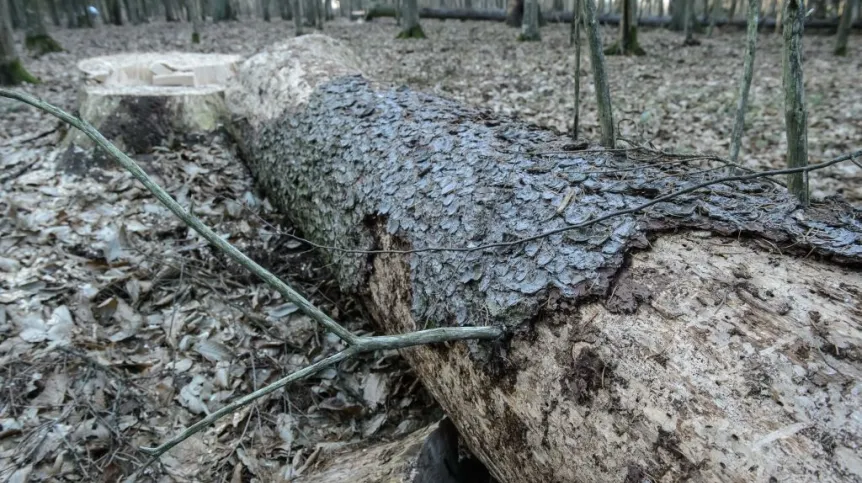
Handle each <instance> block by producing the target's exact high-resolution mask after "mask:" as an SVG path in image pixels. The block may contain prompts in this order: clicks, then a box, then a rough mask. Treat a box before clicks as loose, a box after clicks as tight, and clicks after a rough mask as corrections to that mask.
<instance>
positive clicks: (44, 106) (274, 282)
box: [0, 89, 358, 344]
mask: <svg viewBox="0 0 862 483" xmlns="http://www.w3.org/2000/svg"><path fill="white" fill-rule="evenodd" d="M0 97H8V98H10V99H16V100H18V101H21V102H23V103H25V104H29V105H31V106H33V107H35V108H37V109H41V110H43V111H45V112H47V113H49V114H51V115H53V116H55V117H57V118H59V119H60V120H62V121H65V122H67V123H69V124H71V125H72V126H74V127H76V128H77V129H80V130H81V131H82V132H83V133H84V134H86V135H87V137H89V138H90V139H92V140H93V142H94V143H96V144H97V145H99V147H101V148H102V149H104V150H105V151H107V152H108V153H109V154H110V155H111V156H113V157H114V158H115V159H116V160H117V161H118V162H119V163H120V165H122V166H123V167H124V168H126V169H127V170H128V171H129V172H130V173H132V176H134V177H135V178H137V179H138V181H140V182H141V183H143V185H144V186H145V187H146V188H147V189H148V190H149V191H150V192H151V193H153V195H154V196H155V197H156V198H157V199H158V200H159V201H161V202H162V203H163V204H164V205H165V206H167V207H168V209H169V210H171V212H173V214H175V215H177V217H179V218H180V219H181V220H183V222H185V223H186V224H187V225H188V226H190V227H191V228H192V229H194V230H195V231H196V232H198V233H200V234H201V236H203V237H204V238H205V239H206V240H207V241H208V242H210V243H212V244H213V245H215V246H216V247H217V248H218V249H219V250H221V251H223V252H224V253H225V254H227V255H228V256H229V257H231V258H232V259H233V260H234V261H236V262H237V263H239V264H240V265H242V266H243V267H245V268H246V269H248V270H249V271H250V272H252V273H254V274H255V275H257V276H258V277H260V278H261V279H263V281H264V282H266V284H267V285H269V286H270V287H272V288H273V289H275V290H276V291H277V292H278V293H280V294H281V295H282V296H283V297H284V298H286V299H287V300H289V301H291V302H293V303H295V304H296V306H297V307H299V309H300V310H301V311H302V312H303V313H305V314H306V315H308V316H309V317H311V318H313V319H314V320H316V321H317V322H319V323H320V324H321V325H323V326H324V327H326V328H327V329H328V330H329V331H331V332H332V333H334V334H336V335H337V336H338V337H340V338H341V339H342V340H344V341H345V342H347V343H348V344H353V343H354V342H356V340H357V339H358V338H357V336H356V335H354V334H351V333H350V331H348V330H347V329H345V328H344V327H342V326H341V325H339V324H338V323H337V322H335V321H334V320H332V318H330V317H329V316H328V315H326V314H325V313H323V311H322V310H320V309H319V308H317V307H315V306H314V305H313V304H312V303H311V302H309V301H308V300H307V299H306V298H305V297H303V296H302V295H300V294H299V293H298V292H297V291H295V290H293V289H292V288H291V287H290V286H289V285H287V284H286V283H284V282H283V281H281V280H280V279H279V278H278V277H276V276H275V275H273V274H272V273H270V272H269V271H267V270H266V269H265V268H263V267H262V266H260V265H258V264H257V263H256V262H255V261H254V260H252V259H251V258H249V257H248V256H246V255H245V254H244V253H242V252H241V251H239V250H237V249H236V248H235V247H234V246H233V245H231V244H230V243H228V242H226V241H224V240H223V239H222V238H221V237H220V236H218V235H217V234H216V233H215V232H214V231H213V230H212V229H211V228H210V227H208V226H206V225H205V224H204V223H203V222H202V221H200V220H199V219H198V218H197V217H196V216H194V215H192V214H191V213H189V212H188V211H187V210H186V209H185V208H183V207H182V206H181V205H180V204H179V203H177V202H176V200H174V199H173V198H172V197H171V195H169V194H168V193H167V192H166V191H165V190H164V189H162V187H161V186H159V185H158V184H157V183H156V182H155V181H154V180H153V179H152V178H150V176H149V175H147V173H145V172H144V170H143V169H141V167H140V166H139V165H138V163H136V162H135V161H134V160H133V159H132V158H130V157H128V156H127V155H126V154H125V153H123V152H122V151H120V150H119V149H117V147H116V146H114V145H113V144H112V143H111V142H110V141H108V140H107V139H105V137H104V136H102V134H101V133H100V132H99V131H98V130H96V128H94V127H93V126H92V125H90V123H88V122H86V121H83V120H81V119H78V118H77V117H75V116H72V115H71V114H69V113H67V112H65V111H63V110H62V109H60V108H58V107H55V106H52V105H51V104H48V103H47V102H44V101H42V100H40V99H37V98H35V97H33V96H30V95H28V94H25V93H23V92H15V91H11V90H8V89H0Z"/></svg>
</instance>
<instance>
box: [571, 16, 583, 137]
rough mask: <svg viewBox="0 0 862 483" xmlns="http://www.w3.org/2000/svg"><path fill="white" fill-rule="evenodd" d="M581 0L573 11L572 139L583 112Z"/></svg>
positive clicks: (575, 135)
mask: <svg viewBox="0 0 862 483" xmlns="http://www.w3.org/2000/svg"><path fill="white" fill-rule="evenodd" d="M581 4H582V2H581V0H575V5H574V9H573V11H572V39H573V40H574V43H575V113H574V118H573V119H572V139H578V125H579V124H580V113H581V10H582V9H583V8H582V6H581Z"/></svg>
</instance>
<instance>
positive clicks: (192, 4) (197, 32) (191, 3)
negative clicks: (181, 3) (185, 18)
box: [186, 0, 203, 44]
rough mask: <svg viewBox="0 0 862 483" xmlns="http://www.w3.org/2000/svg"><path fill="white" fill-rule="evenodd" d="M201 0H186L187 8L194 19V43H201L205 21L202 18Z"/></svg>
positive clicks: (192, 39)
mask: <svg viewBox="0 0 862 483" xmlns="http://www.w3.org/2000/svg"><path fill="white" fill-rule="evenodd" d="M199 2H200V0H186V9H187V10H188V12H189V17H191V19H192V38H191V42H192V44H199V43H201V30H202V29H203V21H202V20H201V5H200V3H199Z"/></svg>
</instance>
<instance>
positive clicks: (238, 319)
mask: <svg viewBox="0 0 862 483" xmlns="http://www.w3.org/2000/svg"><path fill="white" fill-rule="evenodd" d="M423 27H424V28H425V30H426V33H427V34H428V36H429V39H428V40H424V41H407V42H404V41H396V40H395V39H394V33H395V32H396V30H397V27H396V26H395V25H394V22H392V21H390V20H377V21H375V22H371V23H365V24H355V23H354V24H349V23H347V22H345V21H343V20H338V21H336V22H333V23H329V24H327V26H326V30H325V33H327V34H329V35H332V36H334V37H336V38H340V39H343V40H346V41H348V42H349V44H350V45H351V47H352V48H353V49H354V50H355V51H356V53H357V55H358V56H360V57H361V58H362V60H363V62H364V63H365V64H366V65H367V66H368V71H367V72H368V74H369V75H370V76H372V77H374V78H376V79H379V80H381V81H384V82H387V83H392V84H396V85H400V84H406V85H409V86H410V87H412V88H415V89H419V90H424V91H430V92H435V93H438V94H440V95H443V96H446V97H449V98H454V99H456V100H459V101H461V102H465V103H471V104H477V105H482V106H486V107H489V108H491V109H493V110H494V111H495V112H497V113H499V114H502V115H510V116H517V117H521V118H524V119H526V120H528V121H531V122H534V123H536V124H539V125H543V126H547V127H550V128H553V129H557V130H559V131H561V132H566V131H569V130H570V129H571V121H570V119H571V117H572V98H571V97H572V96H571V93H572V86H573V81H572V72H573V54H572V49H571V48H570V47H569V45H568V27H567V26H553V25H552V26H549V27H547V28H544V29H543V30H542V35H543V41H542V42H541V43H519V42H517V41H515V40H514V38H515V36H516V33H517V32H516V31H515V30H513V29H510V28H507V27H505V26H503V25H499V24H494V23H488V22H484V23H481V22H451V21H450V22H437V21H423ZM189 28H190V27H189V26H188V25H185V24H182V25H180V26H179V27H178V26H177V25H176V24H165V23H163V22H153V23H150V24H146V25H141V26H124V27H120V28H117V27H99V28H98V29H95V30H88V29H77V30H69V29H60V30H57V31H55V32H53V34H54V35H55V38H56V39H57V40H58V41H60V43H61V44H62V45H64V46H65V48H66V52H62V53H55V54H49V55H46V56H43V57H41V58H39V59H32V58H27V57H25V58H24V60H25V63H26V64H27V66H28V67H29V68H30V69H31V71H32V72H33V73H35V74H36V75H38V76H39V77H40V78H41V79H42V80H43V83H42V84H40V85H37V86H24V87H23V89H24V90H27V91H29V92H31V93H33V94H35V95H37V96H39V97H41V98H43V99H45V100H46V101H48V102H51V103H54V104H56V105H58V106H60V107H62V108H64V109H66V110H74V109H75V107H76V105H75V102H76V94H75V93H76V91H77V87H78V85H79V84H80V83H81V81H82V79H81V78H80V75H79V73H78V72H77V70H76V68H75V63H76V62H77V61H78V60H80V59H82V58H85V57H91V56H96V55H105V54H109V53H115V52H123V51H151V50H198V51H202V52H223V53H239V54H242V55H250V54H253V53H254V52H255V51H257V50H259V49H261V48H263V47H265V46H267V45H270V44H272V43H274V42H277V41H280V40H283V39H284V38H287V37H290V36H292V35H293V33H292V25H290V23H288V22H282V21H274V22H271V23H264V22H261V21H251V20H246V21H242V22H231V23H225V24H219V25H211V24H207V25H205V26H204V32H203V39H204V43H203V44H201V45H200V46H195V47H194V48H192V49H190V46H189V45H187V43H186V39H187V38H188V36H189ZM615 32H616V29H613V28H610V27H605V28H604V30H603V35H604V37H605V40H606V43H607V42H609V41H611V39H612V38H613V37H614V36H615ZM640 39H641V43H642V45H643V46H644V48H646V49H647V51H648V52H649V54H650V55H649V56H647V57H640V58H621V57H608V58H607V62H608V70H609V76H610V81H611V93H612V96H613V100H614V108H615V115H616V119H617V120H618V121H619V127H620V130H621V134H622V135H623V136H626V137H629V138H635V139H641V140H651V141H652V142H654V143H656V144H658V145H662V146H663V147H665V148H667V149H675V150H697V151H706V152H712V153H716V154H720V155H724V154H725V153H726V151H727V147H728V141H727V139H728V138H729V136H730V130H731V127H732V117H733V111H734V109H735V102H736V101H735V98H736V94H735V92H736V86H737V83H738V80H737V77H738V70H739V68H740V65H741V56H742V49H743V45H744V39H743V36H742V34H741V33H740V32H738V31H732V32H731V31H728V32H725V33H718V34H717V35H716V36H715V37H713V38H710V39H702V40H703V43H702V45H701V46H699V47H695V48H686V49H683V48H681V47H680V44H681V37H680V36H679V35H678V34H674V33H670V32H665V31H659V30H644V31H643V32H642V33H641V36H640ZM832 40H833V39H832V37H819V36H817V35H808V36H807V37H806V40H805V45H806V89H807V96H808V99H809V107H810V117H809V122H810V131H809V142H810V154H811V156H812V158H813V159H818V160H819V159H826V158H830V157H833V156H836V155H839V154H842V153H844V152H846V151H848V150H850V149H851V148H852V147H854V146H853V143H858V140H859V139H862V98H860V96H858V94H857V93H858V85H857V83H856V81H855V80H856V79H859V78H860V77H862V75H860V74H862V72H860V70H862V60H860V55H859V54H858V51H859V50H860V49H858V48H852V47H851V49H850V50H851V52H854V54H853V55H854V56H851V57H849V58H847V59H843V60H841V61H837V60H835V59H834V58H832V57H831V54H830V48H831V44H832ZM851 42H857V43H858V39H856V38H855V37H853V38H851ZM779 49H780V39H779V38H777V37H776V36H774V35H771V34H762V35H761V38H760V39H759V51H758V57H757V65H756V71H755V80H754V83H753V86H752V101H751V105H750V107H749V110H748V114H747V116H748V117H747V121H746V135H745V138H744V140H743V158H742V161H743V162H744V163H745V164H747V165H749V166H751V167H754V168H766V167H776V166H780V165H781V164H782V163H783V158H782V153H783V151H784V144H785V140H784V131H783V108H782V98H781V90H780V87H781V75H780V66H781V60H780V55H779V53H780V50H779ZM19 51H20V52H23V49H21V46H20V45H19ZM581 75H582V84H581V86H582V98H583V100H582V107H581V126H582V137H586V138H589V139H596V138H598V131H597V129H598V123H597V118H596V110H595V103H594V101H593V87H592V82H591V77H590V68H589V58H588V56H586V55H585V56H584V59H583V65H582V67H581ZM66 131H67V127H65V126H63V125H61V124H59V123H58V122H56V120H55V119H53V118H51V117H49V116H48V115H46V114H44V113H41V112H38V111H36V110H34V109H31V108H29V107H26V106H23V105H20V104H16V103H14V102H11V101H8V100H6V99H2V100H0V185H2V192H0V213H2V218H0V387H2V394H0V408H2V409H0V479H3V480H7V481H46V480H69V481H80V480H84V481H97V480H98V479H101V480H102V481H119V480H122V479H124V478H126V477H128V476H129V475H131V473H132V472H133V471H134V469H135V468H137V467H138V466H139V465H140V464H142V463H143V462H144V461H145V456H144V455H143V454H142V453H140V452H139V451H138V450H137V449H136V448H137V447H139V446H154V445H157V444H159V443H160V442H161V441H163V440H164V439H166V438H167V437H169V436H171V435H174V434H176V433H177V432H179V431H181V430H182V429H183V428H184V427H188V426H189V425H190V424H192V423H194V422H195V421H197V420H198V419H199V418H200V417H202V416H204V415H206V414H208V413H210V412H212V411H214V410H216V409H218V408H220V407H222V406H224V405H225V404H227V403H228V402H230V401H231V400H233V399H234V398H236V397H238V396H240V395H242V394H246V393H248V392H251V391H253V390H255V389H258V388H260V387H263V386H264V385H266V384H268V383H270V382H273V381H274V380H276V379H278V378H281V377H283V376H284V375H287V374H288V373H290V372H293V371H295V370H297V369H299V368H301V367H303V366H305V365H307V364H309V363H312V362H314V361H317V360H320V359H321V358H323V357H326V356H327V355H330V354H332V353H334V352H335V351H337V350H340V349H341V348H343V344H341V343H340V341H338V339H337V338H335V337H333V336H331V335H327V334H325V333H323V332H322V331H321V330H320V328H319V327H317V326H316V325H315V324H314V322H313V321H311V320H310V319H309V318H308V317H306V316H304V315H302V314H301V313H299V312H298V310H297V308H296V306H295V305H293V304H291V303H287V302H285V301H284V300H282V299H281V298H280V296H279V295H278V294H275V293H273V292H272V291H271V290H269V289H268V288H267V287H265V286H264V285H263V284H262V283H260V282H259V281H257V280H255V279H254V278H253V277H252V276H250V275H248V274H247V273H245V272H244V271H243V270H241V269H240V268H239V267H238V266H236V265H235V264H233V263H232V262H230V261H229V260H227V259H226V258H225V257H224V256H223V255H222V254H220V253H217V252H215V251H214V250H213V249H212V248H211V247H209V246H208V245H207V244H206V243H204V242H203V240H202V239H201V238H200V237H199V236H198V235H197V234H196V233H194V232H193V231H192V230H190V229H188V228H187V227H185V226H184V225H183V224H182V222H180V221H179V220H177V219H175V218H174V217H173V216H172V215H171V214H170V213H169V212H168V211H167V209H165V208H164V207H162V206H161V205H160V204H158V202H157V201H156V200H155V199H154V198H152V197H151V196H150V195H149V193H148V192H146V191H145V190H144V189H143V188H142V187H141V186H139V184H138V183H137V182H136V181H135V180H134V179H132V177H131V176H130V175H128V174H127V173H124V172H121V171H117V170H111V169H104V170H100V171H99V172H98V173H90V174H91V176H87V177H81V176H72V175H68V174H64V173H63V172H62V171H60V170H58V169H56V157H57V151H56V150H55V149H53V148H54V147H55V146H57V145H58V143H59V141H60V139H62V136H63V135H64V134H65V132H66ZM857 147H858V146H857ZM146 161H147V163H146V166H147V167H148V169H149V170H150V171H151V174H153V175H155V176H156V177H157V178H158V180H159V182H160V183H161V184H162V185H163V186H165V187H166V189H167V190H168V191H169V192H170V193H171V194H172V195H173V196H174V197H175V198H176V199H178V201H180V203H181V204H183V205H185V206H191V207H193V208H194V210H195V213H196V214H197V215H198V216H200V217H201V218H202V219H203V220H204V222H206V223H208V224H209V225H210V226H212V227H214V228H215V229H216V231H217V232H219V233H222V234H224V235H225V236H226V237H227V238H228V239H229V240H230V241H231V242H232V243H234V244H235V245H237V246H238V247H239V248H240V249H241V250H244V251H246V252H247V253H249V254H250V255H251V256H252V258H254V259H255V260H256V261H258V262H259V263H261V264H262V265H264V266H265V267H267V268H268V269H269V270H271V271H273V272H274V273H276V274H277V275H279V276H281V277H283V278H285V279H286V280H287V281H288V282H289V283H291V284H292V285H294V286H295V287H297V288H298V289H300V290H301V291H302V292H303V293H304V294H306V295H307V296H309V297H310V298H311V299H312V300H313V301H314V302H315V303H316V304H318V305H319V306H320V307H321V308H323V309H324V310H325V311H327V312H328V313H330V314H332V315H333V316H334V317H335V318H336V319H338V320H342V321H347V322H346V325H347V326H348V328H349V329H351V330H353V331H355V332H357V333H369V332H370V331H372V330H373V329H372V327H371V326H370V324H369V323H368V322H367V320H366V319H365V318H364V315H363V312H362V310H361V308H360V307H358V306H357V304H356V302H355V301H353V300H351V299H350V298H348V297H344V296H342V295H341V294H340V293H339V292H338V289H337V287H336V286H335V283H334V281H333V280H332V278H331V277H329V276H328V274H327V272H326V267H325V266H324V265H323V264H322V263H321V261H320V260H319V259H317V258H315V256H314V254H313V253H311V252H310V250H309V249H308V248H307V247H305V246H303V245H302V244H301V243H298V242H297V241H296V240H294V239H292V238H290V237H288V236H285V235H284V234H285V233H291V232H292V228H291V227H290V226H289V224H287V223H286V222H285V220H283V218H282V217H280V216H279V215H278V214H277V213H274V211H273V209H272V208H271V206H270V205H269V204H268V202H267V201H266V200H265V199H261V198H259V195H258V193H257V192H256V191H255V189H254V186H253V183H252V181H251V178H250V176H249V174H248V173H247V172H246V171H245V169H244V168H243V166H242V164H241V163H240V162H239V161H238V160H237V158H236V156H235V154H234V152H233V150H232V148H231V147H230V144H229V143H228V142H226V140H224V139H216V140H215V141H214V142H208V143H206V144H193V145H179V146H171V147H164V148H159V149H156V150H154V152H153V153H152V154H151V155H149V156H147V158H146ZM860 176H862V174H860V170H859V168H858V167H856V166H853V165H844V166H838V167H835V168H834V169H832V170H830V171H827V172H819V173H817V174H816V175H814V176H813V177H812V178H813V186H814V189H815V193H814V194H815V196H817V195H820V196H824V195H831V194H835V193H839V194H843V195H844V196H845V197H847V198H848V199H850V201H852V202H855V203H858V202H859V201H860V199H862V184H860V182H859V180H860ZM97 179H98V180H97ZM438 415H439V408H437V407H436V405H435V404H434V403H433V401H432V400H431V399H430V397H429V396H428V395H427V394H426V393H425V392H424V391H423V390H422V389H421V385H420V384H418V381H417V380H416V379H415V378H414V377H413V375H412V374H411V373H410V371H409V369H408V368H407V366H406V364H405V363H404V361H403V360H402V359H401V358H400V357H399V356H398V354H397V352H394V351H384V352H380V353H376V354H369V355H366V356H364V357H362V358H360V359H358V360H357V361H346V362H344V363H343V364H342V365H340V366H338V367H335V368H330V369H327V370H325V371H322V372H321V373H320V374H318V375H316V376H313V377H311V378H309V379H307V380H305V381H301V382H298V383H294V384H292V385H291V386H289V387H287V388H286V389H284V390H281V391H277V392H275V393H273V394H271V395H269V396H267V397H265V398H262V399H261V400H260V401H258V402H257V403H256V404H253V405H250V406H248V407H245V408H243V409H242V410H240V411H239V412H238V413H236V414H234V415H233V416H232V417H230V418H225V419H223V420H221V421H219V422H217V423H216V424H215V425H214V426H213V427H211V428H209V429H208V430H205V431H203V432H202V433H199V434H198V435H195V436H194V437H192V438H190V439H189V440H187V441H185V442H184V443H183V444H181V445H180V446H178V447H176V448H174V449H173V450H172V451H171V452H169V453H168V454H166V455H165V456H163V458H162V460H161V462H160V464H158V465H154V466H153V467H152V468H151V469H150V470H149V471H148V473H147V474H146V475H144V478H143V479H139V481H144V479H149V480H153V481H154V480H158V481H189V480H197V481H217V480H218V481H220V480H227V479H230V480H231V481H245V480H248V479H250V478H257V479H258V480H259V481H287V480H289V478H290V477H291V476H296V475H298V474H299V473H300V472H301V471H303V470H305V469H306V468H307V467H308V466H309V465H310V464H313V463H314V462H315V461H317V460H318V459H319V458H321V457H320V456H319V455H320V454H321V450H322V449H324V448H332V447H338V446H340V445H343V444H348V443H351V442H355V441H359V440H362V439H367V438H386V437H390V436H399V435H402V434H406V433H408V432H410V431H412V430H414V429H417V428H418V427H420V426H421V425H422V424H424V423H426V422H428V421H431V420H433V419H434V418H435V417H436V416H438Z"/></svg>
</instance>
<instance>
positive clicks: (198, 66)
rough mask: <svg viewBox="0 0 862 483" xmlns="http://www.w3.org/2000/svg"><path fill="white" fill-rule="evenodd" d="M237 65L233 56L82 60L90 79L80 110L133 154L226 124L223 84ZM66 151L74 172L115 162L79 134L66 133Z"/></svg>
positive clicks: (132, 56) (134, 56)
mask: <svg viewBox="0 0 862 483" xmlns="http://www.w3.org/2000/svg"><path fill="white" fill-rule="evenodd" d="M240 60H241V58H240V57H239V56H235V55H220V54H191V53H179V52H173V53H164V54H159V53H139V54H121V55H112V56H105V57H95V58H91V59H85V60H82V61H81V62H79V63H78V69H79V70H80V71H82V72H83V73H84V76H85V78H86V79H87V81H86V83H85V85H84V86H82V88H81V90H80V92H79V100H78V105H79V107H78V111H79V113H80V116H81V118H82V119H84V120H85V121H87V122H89V123H90V124H92V125H93V126H94V127H96V129H98V130H99V131H100V132H101V133H102V134H103V135H104V136H105V137H106V138H108V139H109V140H111V141H112V142H113V143H115V144H116V145H117V146H118V147H119V148H120V149H122V150H124V151H125V152H127V153H129V154H131V155H135V154H145V153H148V152H149V151H150V150H151V149H152V148H153V147H156V146H160V145H169V144H171V143H173V142H174V141H183V140H186V139H194V138H196V137H201V136H206V135H208V134H211V133H214V132H216V131H217V130H219V129H220V128H221V127H222V126H223V124H224V123H225V122H226V121H227V119H226V117H225V116H226V115H227V110H226V107H225V103H224V91H225V86H226V84H227V83H228V82H229V81H230V79H231V78H232V77H234V75H235V74H236V66H237V64H238V63H239V62H240ZM63 149H64V151H65V152H64V155H63V157H62V158H61V163H63V164H64V167H65V168H66V169H69V170H72V171H86V170H88V169H89V168H90V167H92V166H100V167H106V166H108V165H110V164H111V161H110V159H109V157H108V156H107V155H106V154H105V153H103V152H101V150H100V149H96V148H94V146H93V143H92V141H90V139H89V138H87V137H86V135H84V134H83V133H81V132H79V131H78V130H72V131H69V133H68V135H67V136H66V138H65V139H64V141H63Z"/></svg>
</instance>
